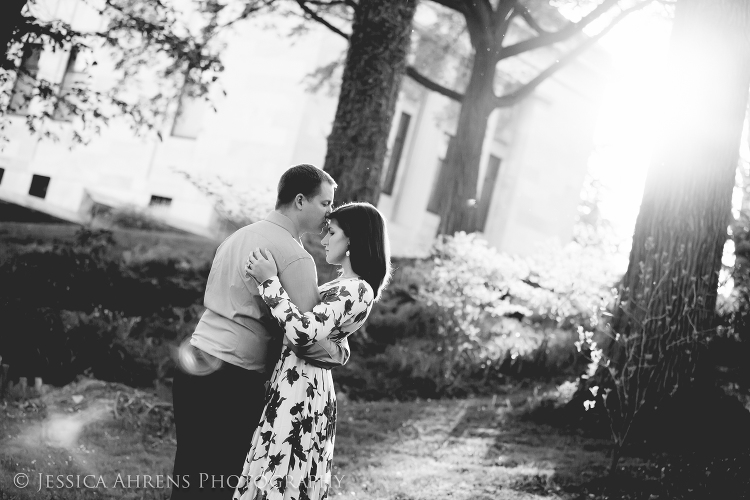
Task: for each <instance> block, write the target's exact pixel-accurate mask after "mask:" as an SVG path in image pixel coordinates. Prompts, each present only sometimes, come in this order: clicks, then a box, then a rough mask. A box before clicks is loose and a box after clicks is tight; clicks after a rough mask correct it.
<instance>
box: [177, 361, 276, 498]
mask: <svg viewBox="0 0 750 500" xmlns="http://www.w3.org/2000/svg"><path fill="white" fill-rule="evenodd" d="M265 381H266V377H265V376H264V375H263V374H261V373H259V372H255V371H250V370H245V369H243V368H239V367H237V366H234V365H232V364H230V363H223V364H222V366H221V368H219V369H218V370H217V371H215V372H213V373H211V374H209V375H203V376H198V375H191V374H188V373H185V372H183V371H182V370H179V369H178V371H177V374H176V375H175V378H174V385H173V388H172V394H173V398H174V417H175V428H176V433H177V452H176V453H175V460H174V470H173V478H172V479H173V481H174V482H175V483H177V484H176V485H173V486H172V500H186V499H201V500H204V499H206V500H207V499H211V500H214V499H216V500H230V499H231V498H232V495H233V494H234V488H235V486H236V485H237V480H238V476H239V475H240V474H241V473H242V468H243V465H244V461H245V457H246V456H247V452H248V451H250V440H251V439H252V437H253V432H255V428H256V427H257V426H258V422H259V421H260V417H261V413H262V412H263V407H264V403H265V400H264V399H265V385H264V384H265Z"/></svg>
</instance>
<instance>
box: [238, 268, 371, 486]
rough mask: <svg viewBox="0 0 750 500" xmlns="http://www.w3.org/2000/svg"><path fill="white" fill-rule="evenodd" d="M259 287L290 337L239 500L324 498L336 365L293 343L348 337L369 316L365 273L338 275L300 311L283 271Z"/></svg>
mask: <svg viewBox="0 0 750 500" xmlns="http://www.w3.org/2000/svg"><path fill="white" fill-rule="evenodd" d="M258 290H260V293H261V296H262V297H263V300H265V302H266V304H268V306H269V307H270V308H271V312H272V313H273V315H274V317H275V318H276V319H277V320H278V321H279V324H280V325H281V326H282V328H284V333H285V339H284V347H283V349H282V354H281V359H279V361H278V363H276V367H275V368H274V371H273V374H272V375H271V381H270V386H269V389H268V392H267V394H266V406H265V408H264V409H263V416H262V418H261V420H260V423H259V424H258V428H257V429H256V430H255V434H253V439H252V443H251V447H250V452H249V453H248V455H247V458H246V459H245V465H244V468H243V470H242V476H241V477H240V480H239V483H238V485H237V490H236V491H235V493H234V499H242V500H259V499H263V500H277V499H279V500H280V499H290V500H291V499H294V500H307V499H310V500H322V499H324V498H327V497H328V488H329V486H330V484H331V460H332V458H333V444H334V438H335V432H336V393H335V391H334V388H333V379H332V378H331V371H330V370H326V369H324V368H319V367H316V366H313V365H311V364H309V363H307V362H306V361H304V360H303V359H300V358H298V357H297V356H296V355H295V354H294V352H293V351H292V349H291V348H290V343H292V344H296V345H300V346H306V345H310V344H312V343H313V342H315V341H316V340H319V339H322V338H326V337H328V338H329V339H330V340H333V341H340V340H341V339H343V338H345V337H347V336H348V335H350V334H351V333H353V332H355V331H356V330H357V329H358V328H359V327H360V326H362V324H363V323H364V321H365V319H367V315H368V314H369V313H370V309H371V308H372V303H373V298H374V294H373V291H372V288H371V287H370V285H368V284H367V282H365V281H364V280H362V279H359V278H347V279H340V280H334V281H331V282H329V283H326V284H324V285H322V286H321V287H320V288H319V291H320V299H321V303H320V304H318V305H317V306H315V307H314V308H313V310H312V311H311V312H309V313H305V314H302V313H301V312H300V310H299V309H298V308H297V306H295V305H294V304H293V303H292V302H291V301H290V299H289V296H288V295H287V293H286V291H285V290H284V288H283V287H282V286H281V282H280V281H279V279H278V277H274V278H271V279H269V280H266V281H264V282H263V283H261V284H260V285H259V286H258Z"/></svg>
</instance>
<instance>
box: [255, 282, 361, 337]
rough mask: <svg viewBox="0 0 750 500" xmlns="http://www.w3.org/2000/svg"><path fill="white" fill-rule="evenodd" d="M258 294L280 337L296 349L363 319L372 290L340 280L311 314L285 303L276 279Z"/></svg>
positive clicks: (262, 286) (263, 284) (286, 298)
mask: <svg viewBox="0 0 750 500" xmlns="http://www.w3.org/2000/svg"><path fill="white" fill-rule="evenodd" d="M258 290H259V291H260V295H261V297H263V300H264V301H265V302H266V304H268V307H269V308H270V309H271V313H272V314H273V316H274V317H275V318H276V320H277V321H278V322H279V324H280V325H281V327H282V328H283V329H284V334H285V335H286V336H287V338H288V339H289V341H290V342H291V343H292V344H294V345H297V346H307V345H310V344H312V343H314V342H316V341H317V340H320V339H323V338H326V337H327V336H328V335H330V334H331V332H333V331H334V330H336V329H338V328H339V327H340V326H341V325H342V324H343V323H345V322H346V321H347V320H348V319H350V318H358V317H361V318H364V317H365V316H366V315H367V310H368V307H369V306H370V304H371V303H372V300H373V293H372V290H371V289H370V287H369V286H367V285H366V284H365V282H364V281H361V280H356V281H355V280H343V281H342V282H341V284H339V285H337V286H334V287H331V288H330V289H329V290H327V291H326V292H325V293H324V294H323V297H322V302H321V303H320V304H318V305H317V306H315V307H313V310H312V311H310V312H307V313H303V312H301V311H300V310H299V308H298V307H297V306H296V305H294V303H293V302H292V301H291V300H290V299H289V294H287V292H286V290H284V287H282V286H281V282H280V281H279V278H278V277H277V276H274V277H272V278H270V279H267V280H265V281H263V283H261V284H260V285H258Z"/></svg>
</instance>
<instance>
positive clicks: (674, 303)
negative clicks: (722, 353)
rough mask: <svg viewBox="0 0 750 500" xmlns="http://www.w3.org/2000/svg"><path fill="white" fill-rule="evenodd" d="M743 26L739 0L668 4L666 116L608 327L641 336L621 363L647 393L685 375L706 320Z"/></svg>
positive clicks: (747, 69) (749, 70) (740, 90)
mask: <svg viewBox="0 0 750 500" xmlns="http://www.w3.org/2000/svg"><path fill="white" fill-rule="evenodd" d="M749 32H750V2H747V1H746V0H679V2H678V4H677V9H676V16H675V21H674V27H673V32H672V39H671V48H670V51H671V52H670V68H669V69H670V78H671V82H670V85H669V86H668V95H667V96H666V113H665V114H666V116H667V117H668V121H667V122H666V123H664V124H663V129H662V137H661V138H660V140H659V141H657V149H656V152H655V156H654V158H653V160H652V164H651V167H650V170H649V173H648V177H647V179H646V187H645V191H644V194H643V201H642V203H641V209H640V213H639V215H638V219H637V221H636V227H635V233H634V236H633V247H632V250H631V253H630V263H629V266H628V271H627V273H626V275H625V277H624V278H623V283H622V287H621V305H620V307H619V308H618V309H617V310H616V313H615V318H614V323H613V325H614V327H615V331H616V332H618V333H620V334H623V335H625V336H626V337H627V336H631V338H632V336H636V335H637V336H641V338H643V342H642V343H641V344H642V347H641V348H639V349H640V351H639V352H638V353H637V354H636V359H635V360H633V359H630V363H631V364H632V363H634V362H636V363H638V364H640V365H641V366H644V365H651V366H652V370H653V371H652V372H650V373H652V375H651V376H650V383H649V387H648V389H649V390H648V391H647V392H648V394H650V395H652V396H656V397H658V396H662V395H665V394H667V393H670V392H672V391H674V390H676V389H677V387H678V385H680V384H683V383H687V384H688V385H689V384H690V383H691V382H692V380H693V378H694V376H695V369H696V366H697V363H696V361H697V359H696V356H697V352H698V346H699V340H700V339H701V338H705V336H706V334H708V333H710V331H711V330H712V329H713V328H714V326H715V325H714V321H715V311H714V309H715V305H716V293H717V285H718V276H719V270H720V267H721V257H722V249H723V247H724V243H725V242H726V240H727V227H728V225H729V224H730V222H731V200H732V189H733V187H734V179H735V172H736V168H737V160H738V150H739V146H740V137H741V133H742V125H743V118H744V115H745V110H746V104H747V97H748V87H750V39H749V38H748V33H749ZM638 342H639V343H640V342H641V341H640V340H639V341H638ZM619 362H620V364H622V363H623V362H624V359H622V358H621V359H620V360H619ZM645 388H646V387H645V386H643V389H644V390H645ZM643 394H644V393H643V392H642V391H641V392H640V393H639V396H638V398H639V400H636V401H634V404H641V403H642V401H640V398H642V397H643ZM646 397H649V396H646Z"/></svg>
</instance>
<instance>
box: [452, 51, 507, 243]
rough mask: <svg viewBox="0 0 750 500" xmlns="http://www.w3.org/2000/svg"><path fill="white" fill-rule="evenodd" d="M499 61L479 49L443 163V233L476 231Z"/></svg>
mask: <svg viewBox="0 0 750 500" xmlns="http://www.w3.org/2000/svg"><path fill="white" fill-rule="evenodd" d="M495 69H496V63H495V60H494V58H493V53H492V51H488V50H486V49H482V48H478V49H477V51H476V54H475V55H474V62H473V64H472V68H471V78H470V79H469V85H468V86H467V87H466V93H465V95H464V99H463V101H462V103H461V113H460V114H459V116H458V128H457V129H456V136H455V137H454V138H453V139H451V142H452V144H451V146H450V147H449V148H448V152H447V153H446V158H445V162H444V164H443V167H442V168H443V169H444V175H443V177H442V179H444V180H445V183H446V185H447V186H448V188H447V189H446V190H445V194H446V196H445V199H443V200H442V201H441V205H440V226H439V229H438V232H439V233H441V234H453V233H455V232H456V231H473V230H475V219H476V207H477V205H476V201H477V181H478V177H479V162H480V157H481V154H482V144H483V143H484V136H485V134H486V132H487V121H488V120H489V117H490V113H492V110H493V109H494V104H493V101H494V98H495V94H494V91H493V84H494V81H495Z"/></svg>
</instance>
